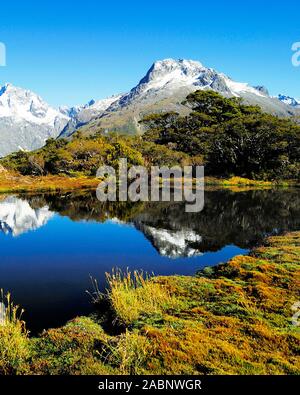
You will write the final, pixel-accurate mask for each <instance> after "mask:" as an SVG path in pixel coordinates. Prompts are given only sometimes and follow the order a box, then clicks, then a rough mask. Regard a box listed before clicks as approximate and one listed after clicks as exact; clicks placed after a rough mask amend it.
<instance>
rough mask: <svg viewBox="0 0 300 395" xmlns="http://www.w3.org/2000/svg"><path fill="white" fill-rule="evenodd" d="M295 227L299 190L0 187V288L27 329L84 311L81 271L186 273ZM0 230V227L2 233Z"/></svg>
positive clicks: (87, 307) (85, 283) (85, 284)
mask: <svg viewBox="0 0 300 395" xmlns="http://www.w3.org/2000/svg"><path fill="white" fill-rule="evenodd" d="M299 228H300V190H297V189H285V190H283V189H282V190H281V189H277V190H257V191H245V192H238V193H237V192H236V193H235V192H231V191H229V190H207V191H206V192H205V207H204V210H203V211H202V212H200V213H186V212H185V204H184V203H175V202H168V203H167V202H164V203H159V202H155V203H154V202H153V203H151V202H149V203H129V202H128V203H101V202H99V201H98V200H97V198H96V196H95V192H94V191H90V192H72V193H71V192H70V193H63V194H43V195H36V196H33V195H13V196H4V195H3V196H0V288H4V289H5V290H9V291H11V292H12V293H13V296H14V299H15V301H16V302H17V303H18V304H20V305H22V306H23V307H25V309H26V311H27V313H26V314H25V319H26V320H27V321H28V322H29V327H30V329H31V330H33V332H35V331H40V330H42V329H43V328H47V327H49V326H57V325H60V324H63V323H64V322H65V321H66V320H68V319H70V318H73V317H74V316H76V315H80V314H88V313H89V312H91V310H92V306H91V304H90V300H89V298H88V296H87V295H86V294H85V290H86V289H88V288H90V280H89V275H92V276H94V277H97V279H98V280H99V286H100V287H102V288H103V289H104V288H105V272H107V271H111V269H112V268H113V267H116V266H117V267H120V268H121V269H124V270H125V269H126V267H130V269H143V270H144V271H148V272H154V273H155V274H157V275H159V274H161V275H172V274H182V275H189V274H191V275H192V274H194V273H195V272H196V271H197V270H198V269H201V268H203V267H204V266H207V265H216V264H219V263H221V262H224V261H226V260H228V259H230V258H231V257H233V256H235V255H237V254H241V253H246V252H247V250H249V249H250V248H252V247H253V246H255V245H257V244H258V243H260V242H261V241H262V240H263V239H264V238H265V237H266V236H267V235H270V234H278V233H281V232H284V231H287V230H291V231H292V230H297V229H299ZM1 231H2V232H1Z"/></svg>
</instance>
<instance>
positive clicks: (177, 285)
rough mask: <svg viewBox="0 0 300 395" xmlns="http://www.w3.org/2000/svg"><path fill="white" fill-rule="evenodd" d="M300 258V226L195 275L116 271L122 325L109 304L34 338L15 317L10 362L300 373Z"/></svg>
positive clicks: (113, 301) (112, 288)
mask: <svg viewBox="0 0 300 395" xmlns="http://www.w3.org/2000/svg"><path fill="white" fill-rule="evenodd" d="M299 262H300V232H294V233H289V234H286V235H283V236H276V237H270V238H268V239H267V240H266V242H265V243H264V245H263V246H261V247H259V248H257V249H255V250H253V251H252V252H251V254H250V255H248V256H237V257H235V258H233V259H232V260H230V261H229V262H228V263H226V264H222V265H219V266H216V267H209V268H206V269H204V270H202V271H201V272H199V273H198V274H197V275H196V276H193V277H191V276H170V277H153V276H147V275H144V274H143V273H140V272H132V273H131V272H129V271H127V272H126V273H123V274H122V273H121V272H120V271H114V272H113V273H112V274H109V275H108V276H107V280H108V290H107V292H106V294H105V295H106V296H105V300H106V302H108V305H109V309H110V310H111V312H112V315H111V316H112V317H113V321H114V322H115V323H117V322H118V323H122V327H121V328H122V330H121V331H120V332H118V333H117V334H116V333H113V332H109V331H107V329H104V328H107V326H105V325H104V324H103V320H105V319H107V316H106V318H105V317H104V316H103V315H102V314H101V313H100V312H99V314H98V315H94V316H92V317H80V318H76V319H74V320H73V321H71V322H69V323H68V324H67V325H65V326H64V327H62V328H58V329H50V330H47V331H45V332H44V333H43V334H42V335H41V336H40V337H37V338H29V339H28V335H27V333H26V332H24V327H23V325H21V324H20V323H19V322H21V321H19V320H17V321H16V320H12V323H13V324H12V327H10V326H8V327H6V326H4V327H2V328H1V327H0V329H1V330H2V331H3V332H4V334H5V335H4V340H3V335H2V336H0V339H1V340H0V349H1V353H0V356H1V366H2V372H4V373H9V374H11V373H15V374H21V373H23V372H27V373H30V374H72V375H75V374H76V375H77V374H212V375H213V374H240V375H244V374H262V375H269V374H277V375H282V374H290V375H291V374H293V375H297V374H300V360H299V351H300V332H299V326H295V325H293V324H292V316H293V314H294V311H293V310H292V306H293V305H294V304H295V302H297V301H299V300H300V291H299V290H300V271H299ZM94 298H95V300H98V299H99V298H101V300H102V299H103V295H102V294H100V293H99V290H98V288H97V287H96V294H95V295H94ZM111 316H110V317H111ZM10 322H11V321H10ZM9 325H10V324H9ZM15 327H16V328H17V329H15ZM10 331H13V333H15V334H14V336H13V337H12V339H13V342H12V343H11V333H12V332H10ZM14 331H16V332H14ZM5 339H6V340H5ZM8 339H10V340H8ZM11 344H12V345H11ZM10 347H11V348H12V349H10Z"/></svg>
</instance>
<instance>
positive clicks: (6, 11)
mask: <svg viewBox="0 0 300 395" xmlns="http://www.w3.org/2000/svg"><path fill="white" fill-rule="evenodd" d="M15 3H16V2H5V3H4V4H3V2H2V4H1V11H0V12H1V23H0V42H3V43H5V45H6V47H7V67H0V84H2V83H4V82H11V83H13V84H15V85H18V86H21V87H25V88H28V89H31V90H33V91H35V92H37V93H39V94H40V95H41V96H42V97H43V98H44V99H45V100H47V101H48V102H49V103H51V104H52V105H55V106H58V105H61V104H68V105H71V104H79V103H84V102H87V101H88V100H90V99H91V98H94V99H100V98H103V97H106V96H109V95H111V94H114V93H119V92H125V91H127V90H128V89H130V88H131V87H133V86H134V85H135V84H136V83H137V82H138V81H139V79H140V78H142V77H143V76H144V74H145V73H146V71H147V70H148V68H149V67H150V66H151V64H152V63H153V61H155V60H157V59H164V58H170V57H172V58H187V59H194V60H200V61H201V62H202V63H203V64H204V65H206V66H209V67H213V68H215V69H217V70H219V71H222V72H224V73H226V74H228V75H229V76H231V77H232V78H233V79H235V80H238V81H241V82H249V83H251V84H253V85H257V84H263V85H265V86H267V87H268V88H269V90H270V92H271V93H272V94H277V93H287V94H290V95H292V96H295V97H300V84H299V82H300V67H299V68H295V67H293V66H292V64H291V56H292V51H291V46H292V44H293V43H294V42H296V41H300V23H299V14H300V3H299V1H294V0H290V1H288V2H274V1H262V0H260V1H257V0H252V1H248V2H244V3H243V4H242V2H239V1H218V0H214V1H211V2H210V1H207V0H206V1H201V0H197V1H194V0H191V1H189V0H186V1H182V0H181V1H177V0H172V1H170V0H160V1H158V0H152V1H147V2H146V1H142V0H141V1H139V2H138V1H118V0H115V1H109V2H106V1H105V2H102V1H94V0H88V1H86V2H74V1H63V0H60V1H56V0H52V1H48V2H46V1H45V2H41V1H26V2H22V3H21V2H20V4H17V5H15ZM17 3H19V2H17ZM246 3H247V4H246Z"/></svg>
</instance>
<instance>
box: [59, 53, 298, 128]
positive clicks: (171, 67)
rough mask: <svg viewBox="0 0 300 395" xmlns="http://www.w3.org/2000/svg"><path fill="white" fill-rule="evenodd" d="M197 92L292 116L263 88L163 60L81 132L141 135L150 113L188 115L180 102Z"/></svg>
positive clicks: (188, 63) (190, 62)
mask: <svg viewBox="0 0 300 395" xmlns="http://www.w3.org/2000/svg"><path fill="white" fill-rule="evenodd" d="M196 90H214V91H216V92H218V93H220V94H222V95H223V96H226V97H240V98H242V99H243V100H244V102H245V103H246V104H254V105H259V106H260V107H262V108H263V110H265V111H267V112H270V113H274V114H276V115H278V116H283V117H284V116H291V115H294V114H295V109H294V108H292V107H291V106H287V105H286V103H283V102H282V101H280V100H279V99H278V98H273V97H271V96H270V95H269V93H268V90H267V89H266V88H265V87H263V86H257V87H251V86H250V85H248V84H247V83H241V82H236V81H233V80H232V79H231V78H229V77H228V76H226V75H225V74H222V73H219V72H217V71H215V70H214V69H211V68H207V67H205V66H203V65H202V64H201V63H200V62H197V61H193V60H174V59H166V60H161V61H157V62H155V63H154V64H153V65H152V66H151V68H150V69H149V71H148V72H147V74H146V75H145V77H143V78H142V79H141V81H140V82H139V83H138V84H137V85H136V86H135V87H134V88H133V89H131V91H130V92H129V93H126V94H124V95H121V96H120V97H119V98H118V99H116V100H115V101H113V102H112V104H111V105H110V106H109V107H108V108H107V109H106V110H104V111H103V112H101V113H100V114H99V115H98V116H97V117H96V119H95V120H94V121H92V122H90V123H89V124H88V125H87V126H86V127H83V128H82V130H83V131H84V132H86V133H87V134H91V133H93V132H94V131H95V130H97V129H99V128H102V129H104V130H115V131H121V132H126V133H136V132H142V127H141V125H140V124H139V121H140V120H141V119H142V118H143V117H144V116H145V115H147V114H149V113H153V112H162V111H177V112H180V113H182V114H186V113H188V112H189V109H188V108H186V107H185V106H184V105H182V101H183V100H184V99H185V98H186V96H187V95H188V94H189V93H191V92H194V91H196ZM81 126H83V125H81ZM65 135H67V133H65Z"/></svg>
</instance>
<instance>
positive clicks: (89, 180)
mask: <svg viewBox="0 0 300 395" xmlns="http://www.w3.org/2000/svg"><path fill="white" fill-rule="evenodd" d="M172 182H173V180H172ZM160 184H161V180H160ZM194 184H195V180H194ZM98 185H99V179H97V178H94V177H87V176H82V175H81V176H79V175H77V176H74V177H70V176H66V175H46V176H22V175H20V174H19V173H17V172H14V171H8V170H6V169H4V168H3V167H2V166H1V167H0V193H7V192H49V191H50V192H51V191H57V192H59V191H64V190H76V189H88V188H95V189H96V188H97V186H98ZM205 185H206V186H209V185H211V186H218V187H222V188H231V189H233V188H234V189H236V190H237V191H241V190H245V188H246V189H253V188H255V189H261V188H264V189H265V188H272V187H274V186H278V187H288V186H292V185H294V186H295V185H299V182H296V181H293V180H291V181H282V182H280V181H274V182H273V181H256V180H249V179H247V178H242V177H231V178H229V179H220V178H215V177H205Z"/></svg>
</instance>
